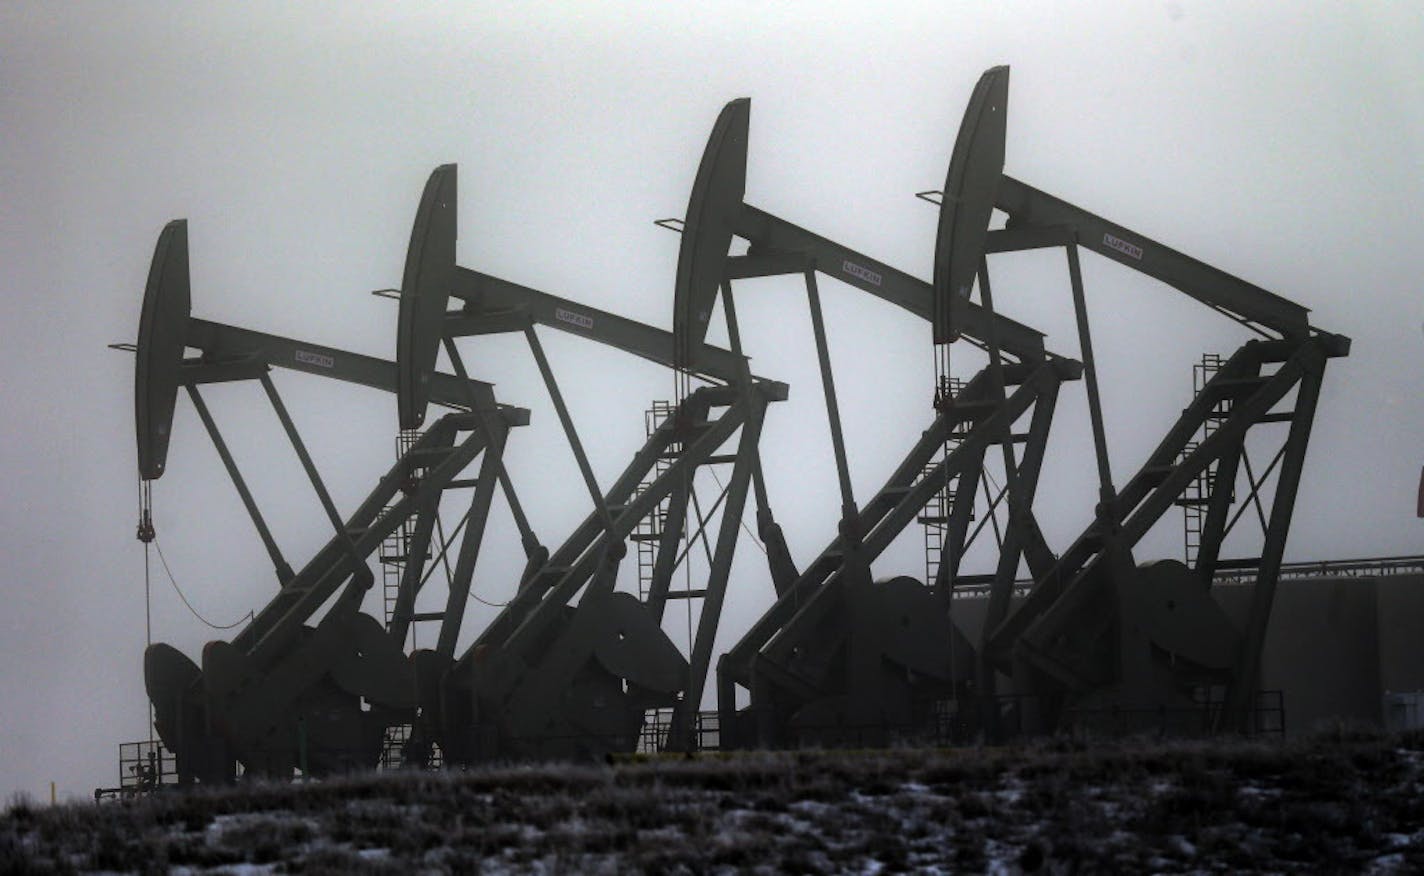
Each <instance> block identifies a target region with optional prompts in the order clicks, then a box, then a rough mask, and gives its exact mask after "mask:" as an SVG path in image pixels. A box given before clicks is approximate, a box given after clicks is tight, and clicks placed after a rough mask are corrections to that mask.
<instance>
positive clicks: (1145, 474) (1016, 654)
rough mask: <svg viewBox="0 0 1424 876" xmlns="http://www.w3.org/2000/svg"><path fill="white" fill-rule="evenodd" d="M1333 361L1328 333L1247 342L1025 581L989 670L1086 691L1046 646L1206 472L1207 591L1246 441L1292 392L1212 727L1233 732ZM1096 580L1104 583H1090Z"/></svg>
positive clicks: (1077, 619) (1244, 713) (997, 634)
mask: <svg viewBox="0 0 1424 876" xmlns="http://www.w3.org/2000/svg"><path fill="white" fill-rule="evenodd" d="M1343 354H1344V353H1343V350H1342V348H1341V346H1340V344H1339V342H1338V340H1337V339H1336V338H1335V337H1334V336H1329V335H1316V336H1312V337H1310V338H1306V339H1300V340H1294V339H1293V340H1274V341H1251V342H1248V343H1247V344H1246V345H1244V346H1243V347H1242V348H1241V349H1240V350H1238V351H1237V353H1236V354H1235V355H1233V356H1232V357H1231V358H1230V359H1229V360H1228V362H1227V363H1226V364H1225V365H1224V366H1223V367H1222V369H1221V370H1220V371H1219V372H1218V373H1217V375H1216V376H1215V377H1214V378H1213V379H1212V380H1211V381H1209V382H1208V383H1207V385H1206V386H1205V387H1203V389H1202V390H1201V392H1200V393H1198V394H1197V396H1196V397H1195V398H1194V399H1193V400H1192V403H1191V404H1190V405H1189V406H1188V407H1187V409H1186V410H1185V411H1184V412H1183V413H1182V415H1181V417H1180V418H1179V419H1178V421H1177V423H1176V424H1175V425H1174V426H1173V427H1172V428H1171V429H1170V430H1169V432H1168V434H1167V436H1166V437H1165V438H1164V439H1163V441H1162V442H1161V443H1160V444H1159V445H1158V447H1157V448H1156V449H1155V450H1154V451H1153V453H1152V454H1151V456H1150V457H1149V458H1148V460H1147V462H1146V463H1145V464H1144V465H1143V466H1142V468H1141V469H1140V470H1139V471H1138V472H1137V474H1136V475H1135V476H1134V477H1133V478H1132V479H1131V480H1130V481H1129V482H1128V483H1127V484H1125V485H1124V487H1123V488H1122V490H1121V491H1120V493H1119V495H1118V497H1117V503H1116V507H1115V508H1114V509H1113V511H1114V513H1113V514H1112V515H1111V519H1110V520H1108V521H1104V520H1101V519H1100V520H1099V521H1097V522H1095V523H1094V524H1093V525H1092V526H1090V527H1089V529H1088V530H1087V531H1086V532H1084V533H1083V535H1082V536H1080V537H1079V539H1078V540H1077V541H1076V542H1075V543H1074V544H1073V545H1072V546H1071V547H1070V548H1069V549H1068V551H1066V552H1065V553H1064V554H1063V555H1062V556H1061V557H1060V558H1059V560H1058V562H1057V563H1055V564H1054V566H1053V567H1052V568H1051V569H1050V570H1048V572H1047V573H1046V574H1043V575H1041V576H1035V581H1036V583H1035V585H1034V588H1033V590H1032V591H1031V593H1030V594H1029V596H1028V598H1027V599H1026V600H1025V601H1024V603H1023V604H1021V605H1020V606H1019V608H1018V609H1017V610H1016V611H1014V612H1013V613H1012V614H1010V615H1009V616H1008V617H1007V618H1006V619H1004V620H1003V621H1001V622H1000V623H998V624H997V625H994V626H993V627H991V630H992V631H991V632H990V633H989V636H988V647H987V649H986V651H987V654H988V656H989V658H990V659H991V660H993V661H994V663H995V665H997V667H998V668H999V669H1001V670H1004V671H1009V672H1014V671H1015V668H1016V667H1017V668H1018V671H1019V672H1020V673H1021V672H1022V669H1023V667H1025V666H1031V667H1033V669H1034V671H1035V672H1036V673H1041V674H1042V675H1043V676H1046V677H1049V678H1056V679H1057V682H1056V684H1058V685H1062V686H1063V687H1062V688H1060V689H1061V690H1065V691H1071V690H1085V689H1088V688H1090V687H1091V686H1092V682H1090V680H1089V679H1088V678H1087V677H1085V676H1082V675H1080V673H1079V671H1078V670H1076V669H1075V668H1074V667H1073V666H1072V665H1070V664H1068V663H1064V662H1063V661H1062V659H1061V658H1057V657H1055V656H1054V650H1053V645H1052V644H1051V643H1052V642H1053V641H1054V639H1055V637H1056V636H1057V635H1058V634H1059V632H1060V631H1063V630H1066V629H1068V628H1070V627H1073V626H1076V625H1080V624H1081V623H1082V618H1081V616H1080V615H1081V610H1082V609H1083V608H1084V607H1086V606H1087V605H1088V604H1089V602H1090V600H1091V599H1092V598H1093V596H1092V594H1093V593H1095V592H1096V588H1097V587H1100V586H1105V585H1104V583H1103V582H1107V584H1106V586H1113V587H1118V588H1121V587H1127V586H1132V582H1131V578H1132V576H1133V574H1134V571H1135V566H1134V565H1133V564H1132V562H1131V558H1132V553H1131V552H1132V549H1133V547H1134V546H1135V545H1136V544H1137V542H1138V541H1139V540H1140V539H1141V538H1142V537H1143V536H1144V535H1145V534H1146V533H1147V532H1148V531H1149V530H1150V529H1151V528H1152V526H1153V525H1154V524H1155V523H1156V522H1157V520H1158V519H1160V517H1161V516H1162V515H1163V514H1164V513H1166V512H1167V510H1168V509H1170V508H1171V507H1172V506H1173V504H1174V503H1175V501H1176V500H1177V498H1178V497H1179V496H1180V495H1181V494H1182V493H1183V492H1184V491H1185V490H1186V489H1187V487H1188V485H1189V484H1190V483H1191V482H1192V480H1193V479H1194V478H1196V477H1197V476H1198V474H1199V473H1200V472H1202V471H1205V470H1206V469H1207V468H1208V467H1209V466H1211V465H1212V464H1213V463H1215V464H1216V465H1217V476H1216V477H1215V478H1213V479H1212V483H1211V488H1210V490H1211V491H1210V494H1209V496H1208V497H1207V502H1208V509H1209V510H1208V524H1207V527H1206V528H1205V532H1206V536H1205V537H1204V539H1203V543H1202V551H1201V553H1200V555H1199V561H1198V565H1197V567H1196V569H1195V571H1196V572H1197V573H1198V575H1199V576H1203V586H1207V582H1209V581H1210V580H1211V577H1210V576H1211V573H1212V571H1213V570H1214V568H1215V566H1216V563H1217V562H1218V557H1219V553H1220V542H1221V538H1222V536H1223V535H1224V531H1225V524H1224V520H1225V517H1226V514H1227V510H1228V507H1229V505H1230V503H1231V496H1232V493H1233V491H1234V488H1235V473H1236V467H1237V463H1238V460H1239V459H1240V458H1241V455H1242V452H1243V447H1244V442H1245V439H1246V435H1247V433H1248V432H1249V430H1250V429H1252V428H1253V427H1255V426H1257V425H1260V424H1262V423H1270V422H1274V421H1276V420H1277V419H1278V418H1279V416H1278V415H1274V414H1272V413H1271V411H1272V409H1273V408H1274V407H1275V406H1276V405H1277V404H1279V403H1280V402H1281V401H1282V400H1283V399H1284V398H1285V397H1286V396H1287V395H1289V393H1290V392H1291V391H1292V390H1295V391H1296V402H1295V408H1294V410H1293V412H1292V413H1291V415H1290V420H1291V433H1290V436H1289V437H1288V438H1287V440H1286V448H1285V459H1286V462H1285V465H1284V467H1283V469H1282V475H1281V479H1280V480H1278V482H1277V489H1276V492H1275V496H1274V499H1273V502H1272V511H1271V518H1270V522H1269V525H1268V526H1267V529H1266V532H1265V533H1264V535H1265V544H1266V548H1265V550H1263V555H1262V559H1261V562H1260V566H1259V570H1258V574H1257V579H1256V583H1257V588H1258V590H1257V592H1256V594H1255V595H1254V596H1253V600H1252V608H1251V614H1250V620H1249V622H1248V628H1247V630H1246V631H1245V634H1244V635H1243V637H1242V640H1241V646H1240V654H1239V657H1238V659H1237V664H1236V667H1235V669H1234V671H1233V672H1232V673H1231V680H1230V683H1229V685H1228V702H1227V705H1226V707H1225V709H1224V710H1223V712H1222V715H1221V718H1220V720H1221V723H1222V727H1223V728H1231V729H1242V728H1244V724H1245V721H1246V720H1247V718H1248V716H1249V715H1248V713H1249V709H1250V705H1251V700H1252V697H1253V695H1254V691H1255V683H1256V680H1255V675H1256V671H1257V667H1258V664H1259V658H1260V648H1261V645H1262V643H1263V642H1264V636H1265V629H1266V625H1267V622H1268V620H1269V616H1270V610H1271V603H1272V601H1273V597H1274V592H1275V583H1276V579H1277V577H1278V574H1279V565H1280V559H1281V556H1282V552H1283V550H1284V546H1285V541H1286V537H1287V534H1288V530H1289V525H1290V517H1291V511H1292V509H1293V507H1294V501H1295V492H1296V488H1297V486H1298V483H1299V477H1300V473H1301V470H1302V468H1303V462H1304V453H1305V446H1306V442H1307V441H1308V436H1309V430H1310V423H1311V421H1312V420H1313V417H1314V413H1315V399H1316V398H1317V396H1318V392H1319V385H1320V378H1321V374H1322V373H1323V370H1324V365H1325V362H1326V360H1327V358H1329V357H1331V356H1338V355H1343ZM1273 363H1278V364H1279V366H1280V367H1279V368H1278V369H1277V370H1276V371H1275V373H1274V374H1269V375H1263V374H1262V368H1263V366H1264V365H1267V364H1273ZM1225 397H1230V398H1233V399H1234V404H1233V407H1232V411H1231V413H1230V415H1229V416H1228V417H1227V418H1226V420H1225V421H1224V422H1222V423H1221V424H1220V425H1219V427H1218V428H1217V429H1216V431H1214V432H1213V433H1212V435H1211V436H1209V437H1208V438H1207V439H1206V440H1204V441H1203V442H1201V444H1200V445H1199V446H1198V447H1196V448H1195V449H1194V450H1192V451H1190V452H1187V451H1186V447H1187V445H1188V443H1189V442H1190V440H1191V438H1192V437H1193V436H1194V435H1196V434H1197V432H1198V430H1199V429H1200V427H1201V425H1202V423H1203V422H1204V421H1205V420H1206V419H1207V418H1208V417H1210V416H1211V415H1212V409H1213V408H1214V407H1215V405H1216V404H1217V403H1218V402H1219V401H1220V400H1221V399H1222V398H1225ZM1117 521H1120V523H1118V522H1117ZM1098 572H1101V573H1103V574H1104V575H1105V577H1101V578H1099V577H1096V573H1098ZM1093 582H1097V583H1096V584H1094V583H1093ZM1120 658H1121V655H1120Z"/></svg>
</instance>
